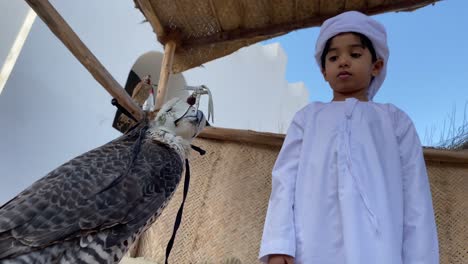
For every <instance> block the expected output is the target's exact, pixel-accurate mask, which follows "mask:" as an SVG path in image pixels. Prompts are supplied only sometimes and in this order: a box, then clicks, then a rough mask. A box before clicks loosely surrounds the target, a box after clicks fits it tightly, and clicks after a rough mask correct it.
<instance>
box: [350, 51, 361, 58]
mask: <svg viewBox="0 0 468 264" xmlns="http://www.w3.org/2000/svg"><path fill="white" fill-rule="evenodd" d="M361 56H362V54H361V53H357V52H353V53H351V57H353V58H359V57H361Z"/></svg>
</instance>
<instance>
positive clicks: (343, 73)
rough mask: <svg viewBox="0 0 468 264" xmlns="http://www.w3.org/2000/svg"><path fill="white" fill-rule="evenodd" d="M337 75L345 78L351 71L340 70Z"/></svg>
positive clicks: (349, 75)
mask: <svg viewBox="0 0 468 264" xmlns="http://www.w3.org/2000/svg"><path fill="white" fill-rule="evenodd" d="M337 77H338V78H339V79H347V78H349V77H351V73H350V72H347V71H341V72H340V73H338V75H337Z"/></svg>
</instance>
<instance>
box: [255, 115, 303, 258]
mask: <svg viewBox="0 0 468 264" xmlns="http://www.w3.org/2000/svg"><path fill="white" fill-rule="evenodd" d="M302 137H303V120H302V113H301V112H298V113H297V114H296V115H295V117H294V119H293V121H292V123H291V125H290V127H289V129H288V132H287V134H286V138H285V140H284V143H283V146H282V148H281V151H280V153H279V155H278V158H277V159H276V163H275V165H274V167H273V171H272V191H271V195H270V200H269V204H268V211H267V215H266V219H265V225H264V230H263V237H262V242H261V245H260V253H259V258H260V259H261V260H262V261H267V259H268V255H271V254H285V255H289V256H293V257H294V255H295V251H296V236H295V229H294V193H295V184H296V176H297V171H298V166H299V162H300V152H301V145H302Z"/></svg>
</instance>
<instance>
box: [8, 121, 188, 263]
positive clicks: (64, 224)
mask: <svg viewBox="0 0 468 264" xmlns="http://www.w3.org/2000/svg"><path fill="white" fill-rule="evenodd" d="M140 130H141V129H139V128H137V129H134V130H132V131H131V132H130V133H128V134H126V135H124V136H122V137H120V138H118V139H116V140H114V141H111V142H109V143H107V144H106V145H104V146H101V147H99V148H96V149H94V150H92V151H89V152H87V153H85V154H83V155H81V156H78V157H76V158H74V159H72V160H70V161H69V162H67V163H65V164H63V165H62V166H60V167H59V168H57V169H55V170H54V171H52V172H50V173H49V174H48V175H47V176H45V177H44V178H42V179H41V180H39V181H38V182H36V183H35V184H33V185H32V186H31V187H29V188H28V189H26V190H25V191H23V192H22V193H20V194H19V195H18V196H17V197H15V198H13V199H12V200H11V201H10V202H8V203H7V204H5V205H3V206H2V207H1V208H0V248H1V249H6V250H5V251H3V252H0V259H2V258H5V257H11V256H15V255H19V254H22V253H24V252H27V251H29V250H31V249H38V248H43V247H46V246H48V245H50V244H54V243H58V242H60V241H64V240H70V239H74V238H79V237H81V236H83V235H86V234H87V233H91V232H97V231H101V230H104V229H108V228H111V227H113V228H120V229H122V231H126V232H127V233H131V232H133V231H135V230H136V229H137V228H138V227H139V225H141V222H142V221H146V220H145V219H148V218H149V217H150V216H152V214H154V212H155V210H157V209H158V208H159V207H160V206H161V205H162V204H163V203H164V201H165V199H166V197H167V196H168V194H167V191H168V190H170V189H172V190H173V189H175V187H176V185H177V182H178V180H179V179H180V175H181V173H182V161H181V159H180V157H179V156H178V155H177V154H176V153H175V152H174V151H172V150H171V149H170V148H168V147H167V146H163V145H160V144H158V143H157V142H153V141H152V140H150V139H146V140H143V142H142V144H141V149H140V151H139V153H138V156H137V158H136V159H135V160H134V161H133V163H132V158H133V156H134V151H135V146H134V144H135V142H137V141H138V136H139V134H138V133H139V131H140ZM151 210H153V211H151ZM120 240H121V239H114V241H113V242H114V243H116V242H118V241H120ZM111 242H112V241H110V243H111Z"/></svg>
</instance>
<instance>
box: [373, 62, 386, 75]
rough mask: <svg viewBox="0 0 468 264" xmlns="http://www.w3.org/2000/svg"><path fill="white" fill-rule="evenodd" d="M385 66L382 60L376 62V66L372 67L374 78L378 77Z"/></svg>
mask: <svg viewBox="0 0 468 264" xmlns="http://www.w3.org/2000/svg"><path fill="white" fill-rule="evenodd" d="M383 66H384V61H383V60H382V59H377V60H376V61H375V62H374V65H373V67H372V76H373V77H376V76H377V75H379V74H380V72H381V71H382V69H383Z"/></svg>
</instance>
